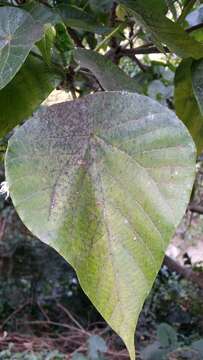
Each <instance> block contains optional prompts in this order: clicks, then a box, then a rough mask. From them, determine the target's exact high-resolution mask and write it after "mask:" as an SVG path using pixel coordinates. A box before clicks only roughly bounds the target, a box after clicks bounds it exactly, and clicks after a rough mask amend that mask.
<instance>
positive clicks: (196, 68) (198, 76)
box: [192, 59, 203, 116]
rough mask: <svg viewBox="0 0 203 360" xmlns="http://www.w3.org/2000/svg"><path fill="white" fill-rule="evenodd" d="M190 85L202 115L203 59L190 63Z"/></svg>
mask: <svg viewBox="0 0 203 360" xmlns="http://www.w3.org/2000/svg"><path fill="white" fill-rule="evenodd" d="M192 85H193V91H194V95H195V98H196V100H197V103H198V106H199V110H200V112H201V114H202V116H203V60H202V59H201V60H199V61H194V62H193V64H192Z"/></svg>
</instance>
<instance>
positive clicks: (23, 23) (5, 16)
mask: <svg viewBox="0 0 203 360" xmlns="http://www.w3.org/2000/svg"><path fill="white" fill-rule="evenodd" d="M42 35H43V27H42V26H41V25H40V24H37V23H36V22H35V21H34V19H33V18H32V16H31V15H30V14H29V13H28V12H26V11H24V10H22V9H18V8H16V7H15V8H13V7H10V6H5V7H0V89H2V88H3V87H4V86H6V85H7V84H8V83H9V82H10V81H11V80H12V78H13V77H14V76H15V74H16V73H17V72H18V70H19V69H20V67H21V66H22V64H23V63H24V61H25V59H26V57H27V56H28V54H29V52H30V50H31V48H32V47H33V45H34V43H35V42H36V41H37V40H39V39H40V38H41V37H42Z"/></svg>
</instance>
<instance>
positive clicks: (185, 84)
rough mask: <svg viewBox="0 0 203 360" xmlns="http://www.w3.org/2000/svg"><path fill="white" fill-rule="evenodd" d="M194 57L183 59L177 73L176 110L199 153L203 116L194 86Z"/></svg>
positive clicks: (202, 147)
mask: <svg viewBox="0 0 203 360" xmlns="http://www.w3.org/2000/svg"><path fill="white" fill-rule="evenodd" d="M192 63H193V61H192V59H185V60H183V61H182V62H181V63H180V65H179V67H178V68H177V70H176V75H175V94H174V95H175V110H176V114H177V115H178V117H179V118H180V119H181V120H182V121H183V122H184V124H185V125H186V126H187V128H188V130H189V131H190V133H191V135H192V136H193V139H194V141H195V143H196V146H197V150H198V153H200V152H201V151H202V150H203V117H202V115H201V113H200V109H199V106H198V103H197V101H196V99H195V95H194V92H193V86H192V74H191V67H192Z"/></svg>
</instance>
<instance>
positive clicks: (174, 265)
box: [163, 255, 203, 289]
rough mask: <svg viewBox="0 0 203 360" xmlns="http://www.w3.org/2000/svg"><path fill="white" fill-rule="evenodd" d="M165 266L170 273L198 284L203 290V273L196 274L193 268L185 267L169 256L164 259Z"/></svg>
mask: <svg viewBox="0 0 203 360" xmlns="http://www.w3.org/2000/svg"><path fill="white" fill-rule="evenodd" d="M163 264H164V265H166V266H167V268H168V269H169V270H170V271H172V272H176V273H177V274H179V275H181V276H182V277H184V278H185V279H187V280H188V281H191V282H194V283H196V284H197V285H198V286H199V287H200V288H201V289H203V272H195V271H193V270H192V268H191V267H190V268H188V267H183V266H181V265H180V264H178V262H177V261H175V260H173V259H172V258H171V257H169V256H167V255H166V256H165V258H164V262H163Z"/></svg>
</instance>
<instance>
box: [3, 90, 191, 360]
mask: <svg viewBox="0 0 203 360" xmlns="http://www.w3.org/2000/svg"><path fill="white" fill-rule="evenodd" d="M194 175H195V147H194V144H193V141H192V139H191V136H190V135H189V133H188V131H187V129H186V128H185V126H184V125H183V124H182V123H181V122H180V121H179V119H178V118H176V116H175V114H174V113H173V112H172V111H170V110H168V109H167V108H166V107H163V106H161V105H160V104H159V103H157V102H155V101H153V100H151V99H150V98H147V97H145V96H141V95H138V94H132V93H122V92H100V93H97V94H93V95H89V96H86V97H84V98H80V99H78V100H76V101H70V102H65V103H61V104H56V105H53V106H50V107H48V108H42V109H41V111H40V112H38V113H37V114H35V116H34V117H33V118H31V119H30V120H28V121H27V122H26V123H25V124H24V125H23V126H21V127H20V128H18V129H17V131H16V132H15V134H14V135H13V137H12V138H11V139H10V141H9V146H8V150H7V155H6V180H7V182H8V185H9V190H10V194H11V197H12V200H13V203H14V205H15V207H16V209H17V211H18V213H19V215H20V217H21V219H22V220H23V221H24V223H25V224H26V225H27V226H28V228H29V229H30V230H31V231H32V232H33V233H34V234H35V235H36V236H38V237H39V238H40V239H41V240H42V241H44V242H45V243H47V244H49V245H51V246H53V247H54V248H55V249H56V250H57V251H58V252H59V253H60V254H61V255H62V256H63V257H64V258H65V259H66V260H67V261H68V262H69V263H70V264H71V265H72V266H73V267H74V268H75V270H76V272H77V274H78V278H79V281H80V283H81V286H82V287H83V289H84V291H85V293H86V294H87V295H88V296H89V297H90V299H91V300H92V302H93V303H94V305H95V306H96V307H97V309H98V310H99V311H100V313H101V314H102V316H103V317H104V318H105V319H106V320H107V321H108V322H109V324H110V325H111V326H112V328H113V329H114V330H115V331H117V333H118V334H119V335H120V336H121V337H122V338H123V340H124V342H125V343H126V346H127V348H128V350H129V353H130V357H131V360H133V359H135V354H134V330H135V326H136V323H137V319H138V316H139V313H140V311H141V309H142V305H143V302H144V300H145V298H146V296H147V294H148V293H149V291H150V289H151V286H152V284H153V281H154V279H155V277H156V275H157V272H158V271H159V268H160V266H161V263H162V261H163V257H164V253H165V249H166V248H167V246H168V242H169V240H170V238H171V236H172V235H173V233H174V231H175V228H176V226H177V225H178V224H179V221H180V219H181V218H182V216H183V214H184V212H185V209H186V206H187V203H188V200H189V197H190V192H191V187H192V184H193V181H194Z"/></svg>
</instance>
